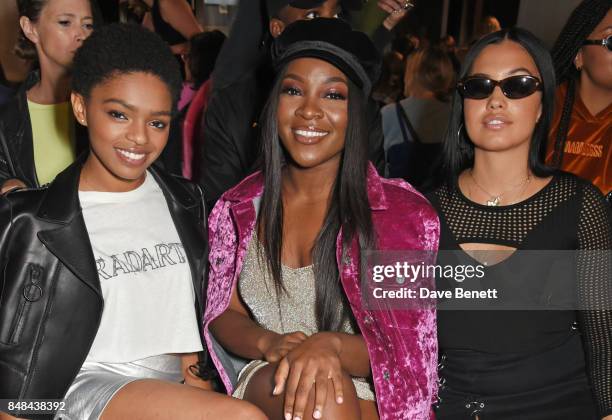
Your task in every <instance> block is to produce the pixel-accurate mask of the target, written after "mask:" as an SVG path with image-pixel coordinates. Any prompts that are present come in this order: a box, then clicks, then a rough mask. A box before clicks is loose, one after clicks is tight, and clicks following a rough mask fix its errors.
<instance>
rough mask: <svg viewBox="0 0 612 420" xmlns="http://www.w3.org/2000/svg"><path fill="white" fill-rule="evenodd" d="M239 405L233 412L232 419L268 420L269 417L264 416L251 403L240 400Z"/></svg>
mask: <svg viewBox="0 0 612 420" xmlns="http://www.w3.org/2000/svg"><path fill="white" fill-rule="evenodd" d="M236 401H238V402H239V403H238V404H236V407H235V408H234V409H233V410H232V413H231V415H232V418H235V419H245V420H267V419H268V416H266V415H265V414H264V412H263V411H261V410H260V409H259V408H258V407H257V406H256V405H254V404H251V403H250V402H247V401H243V400H238V399H236Z"/></svg>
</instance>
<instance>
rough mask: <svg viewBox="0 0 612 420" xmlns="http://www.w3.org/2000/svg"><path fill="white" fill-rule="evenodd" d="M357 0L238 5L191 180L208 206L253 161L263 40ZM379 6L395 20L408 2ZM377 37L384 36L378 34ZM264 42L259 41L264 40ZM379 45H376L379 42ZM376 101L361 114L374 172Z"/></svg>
mask: <svg viewBox="0 0 612 420" xmlns="http://www.w3.org/2000/svg"><path fill="white" fill-rule="evenodd" d="M362 3H363V2H362V1H361V0H266V1H265V2H264V1H263V0H257V1H255V0H253V1H243V2H241V3H240V7H239V9H238V14H237V16H236V20H235V22H234V25H233V26H232V32H231V34H230V37H229V38H228V40H227V42H226V43H225V45H224V47H223V49H222V50H221V53H220V55H219V58H218V60H217V64H216V65H215V70H214V72H213V75H212V84H213V92H212V94H211V98H210V101H209V103H208V107H207V111H206V113H205V115H204V121H203V124H202V127H203V128H202V133H201V139H200V141H199V142H198V143H199V145H200V150H198V151H196V153H198V154H199V156H200V164H199V165H196V166H199V169H198V171H196V173H194V179H195V180H197V181H198V183H199V184H200V186H202V187H203V188H204V191H205V192H206V198H207V200H208V204H209V205H213V204H214V203H215V202H216V200H217V199H218V198H219V197H220V196H221V194H223V193H224V192H225V191H226V190H228V189H229V188H231V187H233V186H234V185H236V184H237V183H238V182H239V181H240V180H242V178H244V177H245V176H246V175H248V174H249V173H250V172H252V171H253V170H254V169H255V168H256V167H257V165H258V162H257V158H258V156H259V129H258V120H259V114H260V112H261V110H262V108H263V105H264V103H265V101H266V99H267V98H268V93H269V91H270V88H271V85H272V76H273V74H274V72H273V70H272V69H271V64H270V63H271V60H270V42H268V41H269V38H270V37H272V38H276V37H278V36H279V35H280V34H281V33H282V32H283V30H284V29H285V27H287V26H288V25H290V24H291V23H293V22H295V21H298V20H307V19H314V18H317V17H327V18H332V17H338V16H339V15H342V14H343V13H345V12H346V11H347V10H351V9H358V8H360V7H361V4H362ZM378 3H379V6H380V8H381V9H383V10H385V11H387V12H390V13H391V12H393V13H391V15H390V16H391V17H392V18H393V19H387V20H386V21H385V28H384V29H383V30H381V31H378V32H377V33H379V32H388V31H389V30H390V29H392V26H389V22H393V23H394V24H397V23H398V22H399V20H401V18H403V17H404V16H405V14H406V12H407V10H409V8H410V7H411V6H412V3H411V2H408V1H406V2H404V1H399V0H379V2H378ZM377 38H379V39H384V37H381V36H380V35H377ZM264 40H265V42H262V41H264ZM379 47H380V46H379ZM378 111H379V109H378V105H377V104H376V103H374V102H373V101H369V103H368V110H367V118H368V126H369V127H370V133H369V150H370V152H369V158H370V160H371V161H372V162H373V163H374V164H375V165H376V167H377V169H378V170H379V172H381V173H382V172H383V170H384V151H383V135H382V124H381V119H380V114H379V112H378Z"/></svg>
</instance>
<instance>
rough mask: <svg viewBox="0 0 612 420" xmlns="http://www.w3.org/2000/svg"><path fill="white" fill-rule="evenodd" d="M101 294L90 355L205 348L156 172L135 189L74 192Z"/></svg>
mask: <svg viewBox="0 0 612 420" xmlns="http://www.w3.org/2000/svg"><path fill="white" fill-rule="evenodd" d="M79 200H80V201H81V207H82V209H83V218H84V219H85V225H86V226H87V231H88V233H89V240H90V242H91V247H92V249H93V254H94V257H95V260H96V266H97V270H98V277H99V278H100V284H101V286H102V296H103V297H104V310H103V312H102V320H101V322H100V328H99V329H98V333H97V334H96V338H95V340H94V342H93V345H92V347H91V349H90V351H89V355H88V356H87V359H86V360H87V361H96V362H106V363H122V362H131V361H134V360H139V359H143V358H145V357H150V356H156V355H160V354H167V353H192V352H197V351H201V350H202V342H201V340H200V335H199V331H198V324H197V318H196V313H195V293H194V290H193V283H192V280H191V272H190V270H189V263H188V262H187V258H186V256H185V252H184V249H183V245H182V244H181V240H180V238H179V235H178V232H177V231H176V227H175V226H174V223H173V221H172V217H171V215H170V211H169V209H168V204H167V203H166V199H165V197H164V195H163V192H162V191H161V189H160V187H159V185H157V182H156V181H155V179H154V178H153V176H152V175H151V174H149V173H147V176H146V179H145V182H144V183H143V184H142V185H141V186H140V187H138V188H136V189H135V190H133V191H129V192H123V193H113V192H89V191H87V192H84V191H79Z"/></svg>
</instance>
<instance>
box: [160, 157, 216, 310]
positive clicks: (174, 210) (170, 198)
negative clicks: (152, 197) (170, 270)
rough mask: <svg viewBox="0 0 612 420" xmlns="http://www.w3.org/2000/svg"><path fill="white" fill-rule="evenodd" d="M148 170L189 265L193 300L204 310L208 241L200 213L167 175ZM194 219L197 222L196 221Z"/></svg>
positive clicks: (191, 198)
mask: <svg viewBox="0 0 612 420" xmlns="http://www.w3.org/2000/svg"><path fill="white" fill-rule="evenodd" d="M150 170H151V173H152V174H153V176H154V177H155V179H156V180H157V182H158V183H159V185H160V187H161V189H162V191H163V193H164V196H165V197H166V201H167V203H168V209H169V210H170V215H171V216H172V220H173V221H174V226H175V227H176V230H177V232H178V234H179V237H180V238H181V242H182V243H183V246H184V249H185V255H186V256H187V261H188V262H189V267H190V269H191V279H192V281H193V287H194V290H195V295H196V299H197V302H198V305H199V307H200V309H201V310H202V309H203V308H204V303H203V301H202V299H203V296H204V292H205V289H204V287H205V282H204V276H205V273H206V270H205V268H206V256H207V254H208V252H207V248H208V241H207V240H206V236H205V234H204V233H205V229H206V227H205V226H204V223H205V222H206V217H205V215H204V214H198V209H199V208H200V204H201V203H200V202H199V201H198V200H196V199H195V197H194V195H193V194H192V193H191V192H189V191H188V190H187V188H186V187H185V186H184V185H182V184H181V183H180V182H179V181H178V180H176V179H175V178H174V177H172V176H171V175H168V174H166V173H165V172H160V171H158V170H157V169H156V168H155V166H151V167H150ZM194 216H195V217H194ZM198 219H199V221H200V222H199V223H198V222H196V220H198Z"/></svg>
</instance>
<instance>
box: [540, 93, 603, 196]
mask: <svg viewBox="0 0 612 420" xmlns="http://www.w3.org/2000/svg"><path fill="white" fill-rule="evenodd" d="M566 93H567V84H565V83H564V84H562V85H561V86H559V88H558V89H557V94H556V97H555V105H556V107H555V116H554V118H553V123H552V126H551V132H550V136H549V141H548V150H547V153H546V161H547V162H548V163H550V162H551V161H552V156H553V150H554V144H555V139H556V137H557V130H558V129H559V122H560V120H561V111H562V110H563V102H564V101H565V95H566ZM611 143H612V104H610V105H608V106H607V107H606V108H605V109H603V110H602V111H601V112H599V113H598V114H597V115H591V113H590V112H589V110H588V109H587V107H586V106H585V105H584V103H583V102H582V100H581V99H580V95H579V94H578V92H576V99H575V101H574V107H573V109H572V116H571V120H570V125H569V129H568V132H567V141H566V142H565V153H564V155H563V162H562V164H561V168H562V169H563V170H565V171H568V172H572V173H574V174H576V175H578V176H579V177H581V178H584V179H587V180H589V181H591V182H592V183H593V184H594V185H595V186H596V187H598V188H599V189H600V190H601V192H603V193H604V194H607V193H609V192H610V191H611V190H612V147H611V146H612V145H611Z"/></svg>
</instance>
